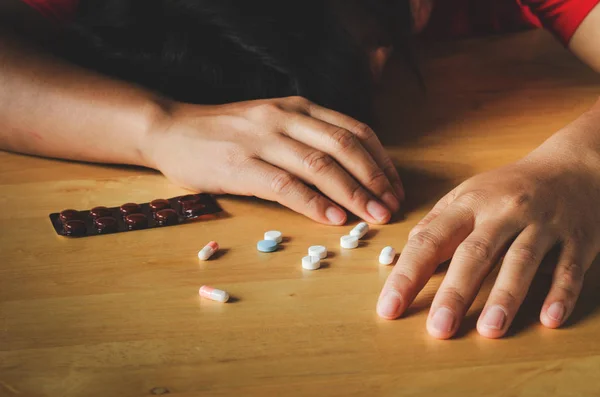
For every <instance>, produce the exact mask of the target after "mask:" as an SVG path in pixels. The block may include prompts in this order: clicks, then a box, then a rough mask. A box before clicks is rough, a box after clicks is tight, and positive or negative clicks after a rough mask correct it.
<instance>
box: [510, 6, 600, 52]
mask: <svg viewBox="0 0 600 397" xmlns="http://www.w3.org/2000/svg"><path fill="white" fill-rule="evenodd" d="M519 1H520V3H521V4H522V6H524V7H527V8H529V10H530V11H531V13H532V14H534V15H535V16H536V17H537V18H538V19H539V20H540V22H541V24H542V25H543V26H544V27H545V28H546V29H548V30H550V31H551V32H552V33H554V34H555V35H556V36H557V37H558V38H559V39H560V40H561V41H562V42H563V43H564V44H565V45H566V44H568V43H569V40H571V37H573V34H575V31H576V30H577V28H578V27H579V25H581V23H582V22H583V20H584V19H585V17H586V16H588V14H589V13H590V12H591V11H592V10H593V9H594V7H595V6H596V5H598V3H600V0H519Z"/></svg>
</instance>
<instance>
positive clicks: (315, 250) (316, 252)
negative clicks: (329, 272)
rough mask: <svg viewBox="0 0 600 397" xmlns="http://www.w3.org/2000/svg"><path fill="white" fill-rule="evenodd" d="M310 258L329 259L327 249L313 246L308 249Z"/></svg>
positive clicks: (321, 246)
mask: <svg viewBox="0 0 600 397" xmlns="http://www.w3.org/2000/svg"><path fill="white" fill-rule="evenodd" d="M308 255H309V256H317V257H319V258H320V259H325V258H327V247H325V246H323V245H313V246H310V247H308Z"/></svg>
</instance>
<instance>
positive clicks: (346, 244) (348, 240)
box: [340, 236, 358, 249]
mask: <svg viewBox="0 0 600 397" xmlns="http://www.w3.org/2000/svg"><path fill="white" fill-rule="evenodd" d="M340 245H341V246H342V248H346V249H352V248H356V247H358V237H356V236H342V238H340Z"/></svg>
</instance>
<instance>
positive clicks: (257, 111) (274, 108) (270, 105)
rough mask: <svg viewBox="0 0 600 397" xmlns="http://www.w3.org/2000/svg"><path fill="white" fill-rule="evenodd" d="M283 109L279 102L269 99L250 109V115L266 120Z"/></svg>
mask: <svg viewBox="0 0 600 397" xmlns="http://www.w3.org/2000/svg"><path fill="white" fill-rule="evenodd" d="M281 111H282V109H281V107H279V105H278V104H276V103H275V102H273V101H268V102H263V103H260V104H258V105H255V106H254V107H252V109H250V117H251V118H253V119H255V120H258V121H265V120H269V119H272V118H273V117H275V116H277V115H279V114H280V113H281Z"/></svg>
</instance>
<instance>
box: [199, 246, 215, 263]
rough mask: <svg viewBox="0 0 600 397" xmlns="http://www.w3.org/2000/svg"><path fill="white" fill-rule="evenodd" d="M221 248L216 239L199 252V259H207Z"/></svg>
mask: <svg viewBox="0 0 600 397" xmlns="http://www.w3.org/2000/svg"><path fill="white" fill-rule="evenodd" d="M218 249H219V244H217V242H216V241H211V242H210V243H208V244H206V245H205V246H204V248H202V249H201V250H200V252H198V259H200V260H201V261H206V260H208V258H210V257H211V256H212V255H213V254H214V253H215V252H217V250H218Z"/></svg>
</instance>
